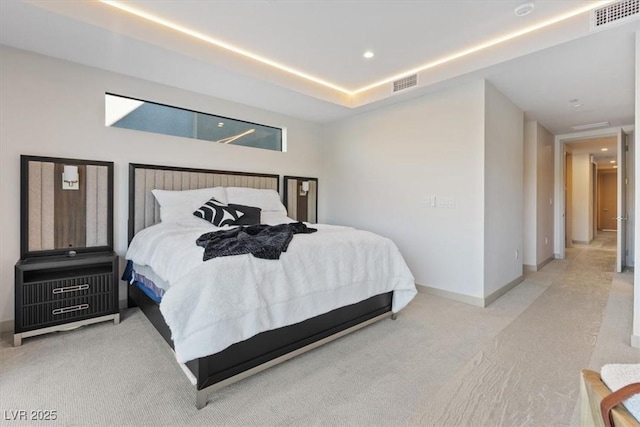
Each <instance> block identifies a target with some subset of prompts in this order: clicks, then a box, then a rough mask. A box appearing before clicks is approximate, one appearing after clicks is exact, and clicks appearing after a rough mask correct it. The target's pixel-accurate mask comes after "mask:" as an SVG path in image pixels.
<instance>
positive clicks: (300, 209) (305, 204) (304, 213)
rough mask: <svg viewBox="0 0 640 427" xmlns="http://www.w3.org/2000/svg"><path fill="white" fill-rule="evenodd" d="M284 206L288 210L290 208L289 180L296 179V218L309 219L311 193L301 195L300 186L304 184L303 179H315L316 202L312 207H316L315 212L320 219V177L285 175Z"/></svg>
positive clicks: (300, 219)
mask: <svg viewBox="0 0 640 427" xmlns="http://www.w3.org/2000/svg"><path fill="white" fill-rule="evenodd" d="M283 180H284V185H283V186H284V206H285V207H286V208H287V210H289V208H290V206H287V204H288V203H289V194H288V191H289V185H288V182H289V180H296V181H297V182H296V194H295V200H296V211H297V212H296V218H294V219H296V220H298V221H308V220H309V194H308V193H307V194H306V195H305V196H301V195H300V186H301V185H302V182H303V181H313V182H315V183H316V188H315V191H316V204H315V206H312V207H311V209H315V214H316V221H318V178H311V177H303V176H287V175H285V176H284V178H283Z"/></svg>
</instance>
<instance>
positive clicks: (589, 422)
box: [580, 369, 640, 427]
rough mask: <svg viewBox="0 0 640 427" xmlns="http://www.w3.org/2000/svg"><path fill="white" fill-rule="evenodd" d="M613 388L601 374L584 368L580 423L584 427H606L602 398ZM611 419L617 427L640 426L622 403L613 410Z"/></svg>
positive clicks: (581, 386) (582, 372) (581, 387)
mask: <svg viewBox="0 0 640 427" xmlns="http://www.w3.org/2000/svg"><path fill="white" fill-rule="evenodd" d="M610 394H611V390H609V388H608V387H607V386H606V385H605V384H604V382H602V378H600V374H599V373H598V372H595V371H590V370H586V369H585V370H583V371H581V375H580V425H581V426H583V427H604V426H605V423H604V417H603V416H602V412H601V410H600V404H601V403H602V400H603V399H604V398H605V397H607V396H609V395H610ZM611 419H612V421H613V425H614V426H616V427H640V423H639V422H638V420H636V419H635V418H634V417H633V415H631V414H630V413H629V411H628V410H627V409H626V408H625V407H624V406H622V405H617V406H616V407H614V408H613V409H612V410H611Z"/></svg>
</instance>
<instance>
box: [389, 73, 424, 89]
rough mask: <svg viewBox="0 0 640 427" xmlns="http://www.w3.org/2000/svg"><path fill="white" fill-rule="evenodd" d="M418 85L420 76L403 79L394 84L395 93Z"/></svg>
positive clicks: (414, 75) (413, 75)
mask: <svg viewBox="0 0 640 427" xmlns="http://www.w3.org/2000/svg"><path fill="white" fill-rule="evenodd" d="M417 85H418V75H417V74H412V75H410V76H407V77H403V78H401V79H398V80H396V81H394V82H393V91H394V92H398V91H401V90H404V89H409V88H410V87H413V86H417Z"/></svg>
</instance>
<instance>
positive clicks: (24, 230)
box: [20, 155, 114, 259]
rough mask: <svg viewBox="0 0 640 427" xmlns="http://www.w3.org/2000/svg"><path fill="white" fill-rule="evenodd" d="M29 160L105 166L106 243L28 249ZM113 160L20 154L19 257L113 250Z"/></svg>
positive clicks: (68, 254) (69, 254)
mask: <svg viewBox="0 0 640 427" xmlns="http://www.w3.org/2000/svg"><path fill="white" fill-rule="evenodd" d="M29 162H50V163H57V164H72V165H78V166H80V165H85V166H86V165H90V166H105V167H106V168H107V244H106V245H102V246H89V247H87V246H84V247H65V248H59V249H45V250H34V251H30V250H29ZM113 171H114V164H113V162H106V161H100V160H85V159H70V158H60V157H43V156H29V155H21V156H20V259H27V258H32V257H42V256H54V255H67V256H71V253H70V252H75V253H76V254H78V255H80V254H82V253H91V252H105V251H113V176H114V172H113Z"/></svg>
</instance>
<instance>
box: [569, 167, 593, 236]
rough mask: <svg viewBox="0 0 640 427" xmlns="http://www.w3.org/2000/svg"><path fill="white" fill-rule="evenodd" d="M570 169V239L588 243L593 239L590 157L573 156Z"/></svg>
mask: <svg viewBox="0 0 640 427" xmlns="http://www.w3.org/2000/svg"><path fill="white" fill-rule="evenodd" d="M572 158H573V167H572V182H573V186H572V192H571V196H572V197H571V203H572V207H571V210H572V224H571V238H572V239H573V241H574V242H581V243H584V242H590V241H591V240H592V239H593V230H592V228H591V226H592V222H591V221H590V219H592V218H593V205H592V203H593V200H592V199H593V194H592V190H591V179H590V177H591V156H590V155H589V154H573V156H572Z"/></svg>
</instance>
